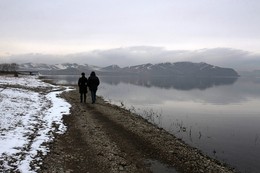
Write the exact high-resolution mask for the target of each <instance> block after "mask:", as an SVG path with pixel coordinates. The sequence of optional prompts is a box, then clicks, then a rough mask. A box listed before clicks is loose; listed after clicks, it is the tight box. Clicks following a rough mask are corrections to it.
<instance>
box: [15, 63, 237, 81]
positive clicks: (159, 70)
mask: <svg viewBox="0 0 260 173" xmlns="http://www.w3.org/2000/svg"><path fill="white" fill-rule="evenodd" d="M19 70H34V71H39V72H40V73H41V74H45V75H73V74H76V75H78V74H80V73H81V72H85V73H87V74H88V73H90V72H91V71H93V70H94V71H96V72H97V73H98V74H99V75H138V76H139V75H141V76H162V75H164V76H165V75H174V76H196V77H212V76H215V77H238V76H239V75H238V73H237V72H236V71H235V70H233V69H231V68H222V67H217V66H213V65H210V64H207V63H192V62H176V63H169V62H167V63H159V64H150V63H148V64H142V65H136V66H129V67H123V68H121V67H119V66H117V65H111V66H107V67H103V68H101V67H96V66H91V65H88V64H84V65H79V64H76V63H73V64H72V63H65V64H55V65H47V64H33V63H26V64H20V65H19Z"/></svg>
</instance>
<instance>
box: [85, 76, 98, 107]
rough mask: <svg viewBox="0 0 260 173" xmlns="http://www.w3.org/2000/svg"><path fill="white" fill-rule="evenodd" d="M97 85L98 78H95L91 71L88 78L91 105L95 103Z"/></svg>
mask: <svg viewBox="0 0 260 173" xmlns="http://www.w3.org/2000/svg"><path fill="white" fill-rule="evenodd" d="M99 83H100V82H99V78H98V77H97V76H96V73H95V72H94V71H92V72H91V74H90V76H89V78H88V88H89V90H90V92H91V98H92V104H94V103H95V102H96V93H97V89H98V85H99Z"/></svg>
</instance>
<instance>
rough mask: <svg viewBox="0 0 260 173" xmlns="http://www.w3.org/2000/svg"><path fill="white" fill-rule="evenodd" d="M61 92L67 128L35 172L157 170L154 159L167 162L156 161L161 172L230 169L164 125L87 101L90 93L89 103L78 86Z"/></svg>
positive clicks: (56, 138)
mask: <svg viewBox="0 0 260 173" xmlns="http://www.w3.org/2000/svg"><path fill="white" fill-rule="evenodd" d="M62 97H64V98H65V99H66V100H67V101H68V102H69V103H70V104H71V105H72V108H71V115H69V116H64V123H65V124H66V125H67V126H68V130H67V132H66V133H65V134H63V135H57V136H56V137H55V141H54V142H53V143H52V144H51V148H50V153H49V154H48V155H47V156H46V157H45V158H44V161H43V166H42V167H41V171H39V172H43V173H50V172H60V173H62V172H65V173H72V172H73V173H87V172H89V173H99V172H100V173H101V172H102V173H104V172H108V173H109V172H122V173H123V172H131V173H133V172H140V173H142V172H156V170H155V169H152V167H156V165H155V164H154V163H156V164H157V165H158V163H161V164H163V165H167V167H169V168H167V167H163V166H162V165H161V164H159V165H160V167H161V169H160V171H159V172H163V169H166V170H167V171H170V172H177V171H175V169H176V170H178V172H187V173H196V172H199V173H202V172H205V173H206V172H207V173H210V172H212V173H218V172H233V171H232V170H231V169H229V168H227V167H225V166H224V165H223V164H221V163H219V162H217V161H215V160H213V159H210V158H209V157H207V156H205V155H202V154H201V153H200V152H199V151H198V150H196V149H194V148H191V147H189V146H187V145H186V144H184V143H183V142H182V141H179V140H178V139H176V138H175V137H174V136H172V135H171V134H169V133H167V132H166V131H165V130H163V129H159V128H157V127H155V126H153V125H152V124H150V123H148V122H147V121H146V120H144V119H142V118H141V117H139V116H137V115H134V114H132V113H130V112H129V111H127V110H124V109H122V108H119V107H117V106H113V105H110V104H108V103H105V102H104V101H103V100H102V99H100V98H98V100H97V103H96V104H90V98H89V96H88V100H89V101H88V102H87V103H79V94H78V92H77V91H76V90H74V91H70V92H66V93H63V94H62ZM173 167H174V168H173ZM156 168H158V166H157V167H156Z"/></svg>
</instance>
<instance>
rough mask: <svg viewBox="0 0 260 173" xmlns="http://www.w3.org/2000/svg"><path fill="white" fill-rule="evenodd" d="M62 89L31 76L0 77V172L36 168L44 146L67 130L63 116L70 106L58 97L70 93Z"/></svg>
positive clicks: (24, 170)
mask: <svg viewBox="0 0 260 173" xmlns="http://www.w3.org/2000/svg"><path fill="white" fill-rule="evenodd" d="M44 89H45V92H42V91H43V90H44ZM61 89H62V88H61V87H59V86H54V85H51V84H47V83H44V82H42V81H41V80H39V79H37V77H34V76H24V77H19V78H15V77H5V76H0V146H1V147H0V172H24V173H32V172H36V171H37V170H38V169H39V165H40V164H41V156H42V155H46V154H47V152H48V147H47V146H46V143H49V142H51V141H52V140H53V134H54V133H64V132H65V130H66V127H65V126H64V124H63V123H62V116H63V114H69V110H70V107H71V105H70V104H69V103H67V102H66V101H65V100H64V99H62V98H60V97H58V96H59V95H60V94H61V93H62V92H63V91H66V90H69V89H68V88H66V89H65V90H63V91H62V90H61Z"/></svg>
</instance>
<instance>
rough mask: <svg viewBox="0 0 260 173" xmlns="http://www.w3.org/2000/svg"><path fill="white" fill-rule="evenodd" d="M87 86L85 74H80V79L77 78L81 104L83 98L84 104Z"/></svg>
mask: <svg viewBox="0 0 260 173" xmlns="http://www.w3.org/2000/svg"><path fill="white" fill-rule="evenodd" d="M87 84H88V79H87V78H86V77H85V73H81V77H80V78H79V81H78V86H79V93H80V102H81V103H82V101H83V97H84V102H85V103H86V94H87V92H88V88H87Z"/></svg>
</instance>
